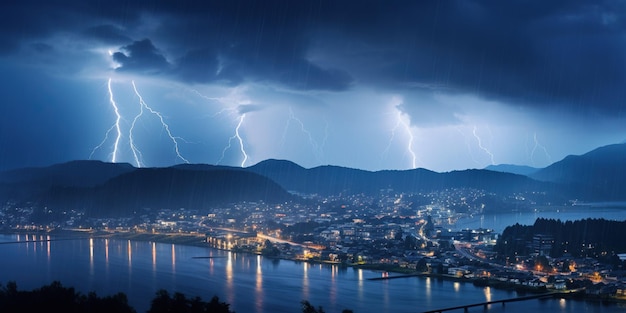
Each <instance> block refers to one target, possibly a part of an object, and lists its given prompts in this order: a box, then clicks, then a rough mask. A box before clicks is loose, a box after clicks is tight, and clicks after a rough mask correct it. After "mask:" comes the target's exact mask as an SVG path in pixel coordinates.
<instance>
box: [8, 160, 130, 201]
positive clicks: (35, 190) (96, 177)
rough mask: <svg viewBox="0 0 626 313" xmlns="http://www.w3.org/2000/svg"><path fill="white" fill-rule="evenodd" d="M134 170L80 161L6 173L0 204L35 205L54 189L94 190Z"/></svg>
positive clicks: (127, 166) (109, 164)
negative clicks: (88, 188)
mask: <svg viewBox="0 0 626 313" xmlns="http://www.w3.org/2000/svg"><path fill="white" fill-rule="evenodd" d="M135 169H136V168H134V167H133V166H132V165H130V164H128V163H106V162H102V161H91V160H89V161H86V160H80V161H71V162H67V163H60V164H55V165H51V166H47V167H29V168H21V169H15V170H9V171H4V172H1V173H0V200H2V201H5V202H6V201H8V200H11V201H32V200H35V199H39V198H40V197H41V196H42V195H43V194H45V193H47V192H48V190H49V189H50V188H53V187H56V188H58V187H74V188H86V187H94V186H97V185H100V184H104V183H105V182H106V181H108V180H109V179H111V178H113V177H116V176H118V175H121V174H124V173H128V172H132V171H134V170H135Z"/></svg>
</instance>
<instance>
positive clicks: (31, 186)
mask: <svg viewBox="0 0 626 313" xmlns="http://www.w3.org/2000/svg"><path fill="white" fill-rule="evenodd" d="M77 164H80V165H79V166H78V167H77ZM85 164H86V163H81V162H78V163H75V162H70V163H65V164H61V165H54V166H52V167H51V168H53V169H54V170H52V169H51V168H42V169H40V170H39V171H38V170H33V169H29V170H28V171H29V175H28V176H18V177H22V178H20V179H16V178H15V177H12V176H11V175H10V174H12V173H23V172H22V171H16V172H11V173H9V174H5V175H3V177H4V181H5V183H4V184H3V186H2V188H1V191H2V192H1V195H2V197H3V198H4V200H5V201H13V202H24V203H29V202H32V203H37V204H38V205H40V206H46V207H48V208H50V209H62V210H71V209H76V210H85V211H86V212H88V213H89V214H94V215H99V216H104V215H113V214H123V213H129V212H134V211H136V210H139V209H165V208H167V209H178V208H195V209H203V208H208V207H211V206H215V205H218V204H224V203H233V202H240V201H248V202H254V201H265V202H281V201H288V200H290V199H292V197H293V196H292V195H290V194H289V193H288V192H286V191H285V190H284V189H283V188H281V187H280V186H279V185H278V184H276V183H275V182H274V181H272V180H270V179H267V178H266V177H263V176H261V175H258V174H255V173H251V172H246V171H241V170H236V169H229V168H224V167H206V168H203V170H194V169H180V168H173V167H172V168H139V169H138V168H134V167H131V168H130V169H128V165H125V164H111V163H103V162H95V163H91V162H88V164H89V166H87V167H85ZM84 168H88V169H89V170H88V171H87V173H85V172H83V171H82V169H84ZM209 169H210V170H209ZM57 173H62V175H60V176H57V175H58V174H57ZM116 173H121V174H119V175H115V174H116ZM55 177H62V178H63V179H59V180H56V179H54V178H55ZM84 177H91V179H89V180H85V179H83V178H84ZM11 181H13V182H12V183H11ZM42 181H43V182H45V184H43V183H41V182H42Z"/></svg>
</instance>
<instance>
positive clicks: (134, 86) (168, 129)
mask: <svg viewBox="0 0 626 313" xmlns="http://www.w3.org/2000/svg"><path fill="white" fill-rule="evenodd" d="M131 83H132V85H133V90H134V91H135V94H136V95H137V97H139V104H140V105H141V106H142V107H143V108H145V109H146V110H148V111H150V113H152V114H154V115H156V116H157V117H158V118H159V120H160V121H161V125H162V126H163V128H164V129H165V132H167V136H168V137H169V138H170V140H171V141H172V143H173V144H174V151H175V152H176V156H177V157H178V158H179V159H181V160H183V162H185V163H189V161H188V160H187V159H185V158H184V157H183V156H182V155H181V153H180V149H179V147H178V140H183V139H182V138H180V137H176V136H174V135H172V132H171V131H170V126H169V125H168V124H167V123H166V122H165V119H163V115H161V113H159V112H158V111H155V110H153V109H152V108H151V107H150V106H148V104H147V103H146V102H145V101H144V100H143V97H142V96H141V94H139V91H138V90H137V86H136V85H135V81H134V80H133V81H132V82H131ZM141 114H143V111H142V112H140V113H139V115H141ZM136 118H137V117H136ZM133 122H134V121H133ZM136 152H137V151H135V150H133V153H136Z"/></svg>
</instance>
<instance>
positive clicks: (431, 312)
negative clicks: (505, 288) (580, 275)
mask: <svg viewBox="0 0 626 313" xmlns="http://www.w3.org/2000/svg"><path fill="white" fill-rule="evenodd" d="M577 292H580V290H570V291H564V292H560V291H551V292H546V293H541V294H534V295H530V296H523V297H516V298H509V299H502V300H493V301H486V302H480V303H473V304H465V305H458V306H453V307H449V308H443V309H437V310H429V311H424V313H441V312H446V311H455V310H461V309H463V311H464V312H468V310H469V308H471V307H477V306H482V307H484V309H485V310H487V309H488V308H489V305H492V304H498V303H501V304H502V306H504V305H505V304H506V303H508V302H518V301H526V300H532V299H542V298H552V297H555V296H559V295H564V294H572V293H577Z"/></svg>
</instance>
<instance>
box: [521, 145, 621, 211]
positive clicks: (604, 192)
mask: <svg viewBox="0 0 626 313" xmlns="http://www.w3.org/2000/svg"><path fill="white" fill-rule="evenodd" d="M530 177H531V178H533V179H536V180H541V181H547V182H554V183H559V184H562V185H567V186H569V187H568V188H569V189H571V190H572V191H573V192H575V193H577V194H579V195H580V196H581V197H583V198H587V199H591V200H623V199H625V198H626V144H614V145H608V146H603V147H600V148H597V149H595V150H593V151H590V152H588V153H585V154H583V155H570V156H567V157H566V158H564V159H563V160H561V161H559V162H556V163H554V164H552V165H550V166H548V167H546V168H544V169H541V170H539V171H537V172H535V173H534V174H531V175H530Z"/></svg>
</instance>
